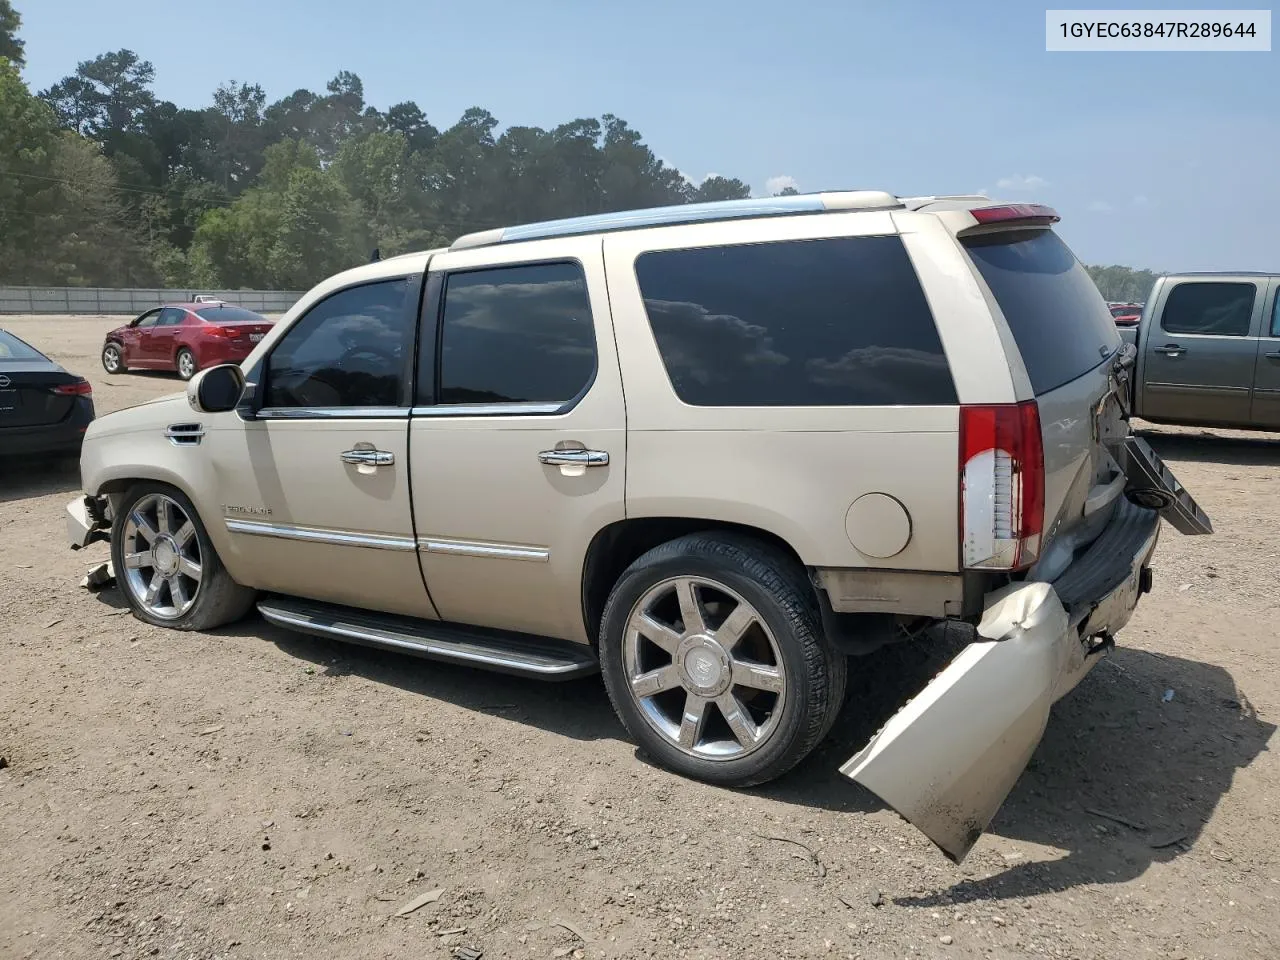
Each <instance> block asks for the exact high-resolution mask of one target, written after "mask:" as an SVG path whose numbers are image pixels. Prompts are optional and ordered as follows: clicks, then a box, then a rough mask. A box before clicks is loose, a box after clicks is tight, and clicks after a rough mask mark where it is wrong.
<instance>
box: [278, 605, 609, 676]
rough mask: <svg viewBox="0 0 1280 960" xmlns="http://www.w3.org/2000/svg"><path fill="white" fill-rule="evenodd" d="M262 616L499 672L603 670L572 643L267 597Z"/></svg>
mask: <svg viewBox="0 0 1280 960" xmlns="http://www.w3.org/2000/svg"><path fill="white" fill-rule="evenodd" d="M258 612H259V613H261V614H262V616H263V617H264V618H265V619H266V620H267V622H269V623H273V624H275V625H276V626H278V627H284V628H286V629H288V630H297V631H299V632H301V633H310V634H314V635H315V636H318V637H332V638H334V639H337V640H345V641H348V642H349V643H358V644H361V645H363V646H367V647H382V648H384V649H387V650H398V651H399V652H401V653H408V654H411V655H413V656H415V657H426V658H427V659H429V660H447V661H449V662H451V663H460V664H464V665H466V666H471V667H479V668H480V669H482V670H492V671H495V672H497V673H510V674H515V675H517V676H522V677H536V678H538V679H541V680H572V679H574V678H575V677H584V676H587V675H589V674H592V673H597V672H598V671H599V670H600V664H599V661H597V660H596V657H595V653H594V651H593V650H592V648H591V647H588V646H586V645H584V644H580V643H572V642H570V641H567V640H553V639H551V638H549V637H535V636H532V635H530V634H525V633H508V632H505V631H500V630H486V629H484V628H481V627H468V626H462V625H459V624H452V623H441V622H439V621H437V620H418V619H416V618H413V617H400V616H395V615H393V614H387V613H372V612H370V611H368V610H357V609H354V608H352V607H342V606H338V605H337V604H330V603H320V602H318V601H315V600H301V599H298V598H296V597H281V596H268V597H265V598H263V599H262V600H260V601H259V602H258Z"/></svg>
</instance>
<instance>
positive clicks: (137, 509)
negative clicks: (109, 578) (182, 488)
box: [121, 493, 202, 620]
mask: <svg viewBox="0 0 1280 960" xmlns="http://www.w3.org/2000/svg"><path fill="white" fill-rule="evenodd" d="M121 548H122V549H121V556H122V557H123V559H124V567H125V570H124V582H125V585H126V588H127V589H128V591H129V593H130V595H131V596H132V597H133V599H134V601H136V602H137V603H138V604H139V605H140V606H141V607H143V608H144V609H145V610H146V611H147V613H149V614H151V615H152V616H153V617H158V618H160V619H162V620H176V619H177V618H178V617H181V616H182V615H183V614H184V613H186V612H187V611H188V610H190V609H191V606H192V604H194V603H195V602H196V597H197V596H199V593H200V581H201V575H202V570H201V565H200V561H201V556H200V538H199V537H197V536H196V528H195V524H193V523H192V521H191V518H190V517H189V516H187V512H186V510H184V509H183V508H182V505H181V504H179V503H178V502H177V501H176V500H174V499H172V498H171V497H167V496H165V495H164V494H163V493H149V494H147V495H146V496H144V497H142V498H140V499H139V500H138V501H137V502H136V503H135V504H134V505H133V507H132V509H130V511H129V514H128V516H127V517H126V518H125V522H124V540H123V542H122V544H121Z"/></svg>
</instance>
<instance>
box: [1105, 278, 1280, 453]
mask: <svg viewBox="0 0 1280 960" xmlns="http://www.w3.org/2000/svg"><path fill="white" fill-rule="evenodd" d="M1119 332H1120V336H1121V338H1122V339H1124V340H1125V341H1127V342H1128V343H1130V344H1133V346H1134V347H1135V348H1136V351H1137V352H1136V366H1135V369H1134V370H1133V375H1132V378H1131V379H1132V383H1133V395H1132V407H1133V409H1132V413H1133V415H1134V416H1136V417H1141V418H1142V419H1143V420H1147V421H1150V422H1152V423H1170V424H1195V425H1199V426H1209V427H1233V428H1237V429H1242V430H1280V274H1272V273H1181V274H1171V275H1169V276H1165V277H1161V278H1160V279H1158V280H1157V281H1156V282H1155V285H1154V286H1153V287H1152V288H1151V294H1150V296H1148V297H1147V304H1146V307H1145V308H1144V310H1143V311H1142V319H1141V320H1140V321H1139V322H1138V325H1137V326H1136V327H1121V328H1119Z"/></svg>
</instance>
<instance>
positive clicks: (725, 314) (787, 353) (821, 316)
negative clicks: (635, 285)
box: [636, 236, 957, 407]
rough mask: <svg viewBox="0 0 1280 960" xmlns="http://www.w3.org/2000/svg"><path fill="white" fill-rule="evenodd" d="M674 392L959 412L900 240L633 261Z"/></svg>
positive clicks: (709, 400) (700, 402) (695, 398)
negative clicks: (948, 408)
mask: <svg viewBox="0 0 1280 960" xmlns="http://www.w3.org/2000/svg"><path fill="white" fill-rule="evenodd" d="M636 278H637V280H638V281H639V284H640V292H641V295H642V296H643V297H644V305H645V311H646V312H647V313H648V316H649V324H650V326H651V327H652V329H653V335H654V338H655V340H656V341H657V344H658V350H659V352H660V353H661V355H662V362H663V364H664V365H665V366H666V369H667V375H668V377H670V379H671V385H672V387H673V388H674V389H675V392H676V395H677V396H678V397H679V398H680V399H681V400H683V401H684V402H685V403H688V404H692V405H696V406H729V407H734V406H796V407H804V406H880V405H890V404H894V405H896V404H906V405H925V404H946V405H949V404H954V403H956V402H957V400H956V390H955V385H954V383H953V381H952V379H951V371H950V368H949V367H948V366H947V360H946V357H945V355H944V354H943V352H942V343H941V341H940V339H939V337H938V330H937V327H936V325H935V324H934V320H933V315H932V314H931V313H930V311H929V305H928V303H927V302H926V301H925V298H924V292H923V291H922V290H921V288H920V281H919V279H918V278H917V277H916V273H915V269H914V268H913V267H912V265H911V260H910V258H909V257H908V256H907V251H906V249H905V248H904V247H903V245H902V240H901V239H900V238H898V237H896V236H894V237H841V238H837V239H830V240H794V241H784V242H777V243H758V244H743V245H736V246H723V247H706V248H699V249H689V250H661V251H653V252H650V253H644V254H641V255H640V256H639V257H638V258H637V259H636Z"/></svg>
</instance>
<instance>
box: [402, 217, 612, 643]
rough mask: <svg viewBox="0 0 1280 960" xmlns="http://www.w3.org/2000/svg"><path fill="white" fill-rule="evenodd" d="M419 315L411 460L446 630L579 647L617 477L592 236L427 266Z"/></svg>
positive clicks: (608, 333)
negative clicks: (592, 554)
mask: <svg viewBox="0 0 1280 960" xmlns="http://www.w3.org/2000/svg"><path fill="white" fill-rule="evenodd" d="M543 257H545V259H543ZM495 259H497V260H499V262H498V263H496V264H495ZM423 313H424V322H423V325H422V334H421V336H420V344H421V348H422V352H421V354H420V357H419V360H418V384H419V400H418V406H416V407H415V408H414V410H413V419H412V421H411V425H410V430H409V434H410V444H409V448H410V457H411V459H412V464H413V471H412V481H413V510H414V518H415V525H416V529H417V536H418V545H419V550H420V551H421V558H422V567H423V573H424V575H425V576H426V581H427V586H428V587H429V588H430V590H431V596H432V599H433V600H434V601H435V604H436V607H437V609H438V610H439V612H440V616H441V618H442V619H444V620H449V621H454V622H459V623H467V624H481V625H485V626H490V627H498V628H504V629H508V630H518V631H523V632H526V633H533V634H540V635H544V636H555V637H561V638H565V639H571V640H580V641H586V640H588V639H589V638H588V637H587V635H586V630H585V629H584V626H583V614H582V573H583V561H584V558H585V556H586V554H587V549H588V546H589V545H590V543H591V540H592V537H593V535H594V534H595V533H596V531H598V530H600V529H601V528H603V527H605V526H606V525H608V524H610V523H612V522H615V521H618V520H621V519H623V516H624V513H623V481H624V479H625V467H626V412H625V408H624V406H623V398H622V381H621V376H620V374H619V371H618V360H617V354H616V352H615V348H614V339H613V326H612V322H611V320H610V316H609V302H608V298H607V295H606V291H605V285H604V263H603V255H602V244H601V241H600V238H599V237H596V238H594V239H590V238H582V239H574V240H564V239H561V240H557V241H555V242H554V243H551V244H545V245H544V244H521V245H520V249H519V250H518V251H517V252H514V253H508V254H507V255H506V256H505V257H503V256H502V254H501V252H499V251H495V249H494V248H488V249H480V250H470V251H465V250H464V251H458V252H455V253H446V254H443V255H439V256H436V257H433V258H432V260H431V265H430V274H429V279H428V283H427V286H426V296H425V297H424V306H423ZM433 372H437V373H438V375H437V377H436V381H437V382H435V383H432V382H431V374H432V373H433Z"/></svg>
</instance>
